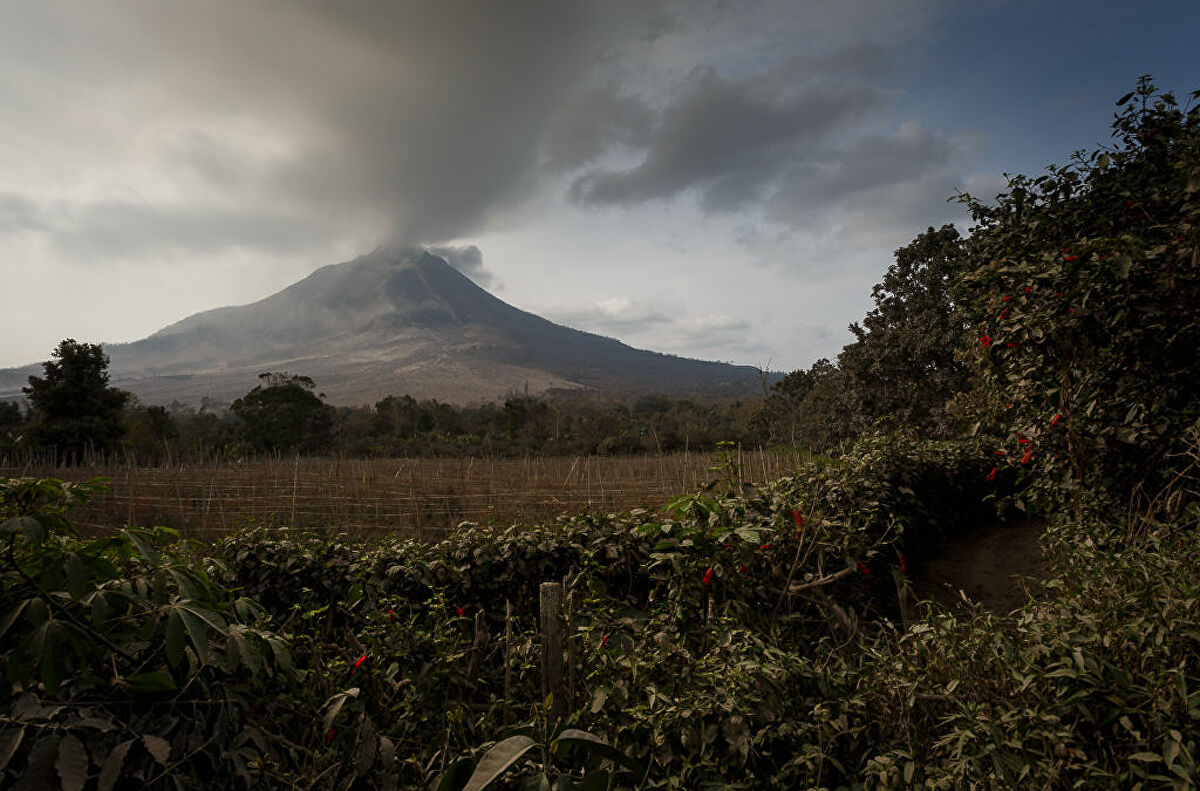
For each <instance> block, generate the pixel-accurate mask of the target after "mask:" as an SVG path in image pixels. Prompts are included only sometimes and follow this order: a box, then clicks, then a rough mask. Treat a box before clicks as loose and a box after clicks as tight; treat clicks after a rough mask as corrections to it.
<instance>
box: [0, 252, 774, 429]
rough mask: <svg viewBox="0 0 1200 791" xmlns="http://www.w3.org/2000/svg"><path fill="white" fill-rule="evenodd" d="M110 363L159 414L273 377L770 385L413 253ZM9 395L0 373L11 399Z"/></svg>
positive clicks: (359, 400)
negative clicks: (525, 303)
mask: <svg viewBox="0 0 1200 791" xmlns="http://www.w3.org/2000/svg"><path fill="white" fill-rule="evenodd" d="M106 351H107V352H108V354H109V356H110V357H111V360H112V363H111V366H110V372H111V380H112V383H113V384H114V385H116V386H118V387H122V388H125V389H128V390H132V391H133V392H134V393H136V394H137V395H138V396H139V397H140V398H141V399H142V400H143V401H144V402H147V403H167V402H170V401H172V400H178V401H181V402H184V403H189V402H190V403H199V402H200V401H201V399H202V398H205V397H207V398H210V399H216V400H221V401H229V400H232V399H233V398H236V397H238V396H240V395H242V394H244V393H245V392H246V391H247V390H249V389H250V388H251V387H253V385H254V383H255V378H256V377H257V375H258V373H260V372H262V371H265V370H289V371H291V372H293V373H301V374H304V375H307V376H310V377H312V378H313V379H314V380H316V382H317V384H318V387H319V388H320V389H321V390H322V391H323V392H324V393H326V394H327V395H328V398H329V400H330V402H331V403H337V404H347V405H357V404H364V403H373V402H374V401H377V400H379V399H380V398H383V397H384V396H387V395H401V394H409V395H413V396H414V397H424V398H437V399H440V400H443V401H449V402H453V403H465V402H477V401H483V400H492V399H496V398H502V397H504V396H505V395H507V394H509V393H512V392H526V391H528V392H531V393H540V392H545V391H547V390H552V389H562V390H579V389H588V390H600V391H610V392H621V393H626V394H629V393H638V392H662V393H699V392H703V393H707V394H712V395H718V394H744V393H749V392H752V391H753V389H754V388H755V387H756V386H757V384H758V372H757V370H756V369H753V368H750V367H748V366H732V365H726V364H723V363H710V362H702V361H698V360H686V359H683V358H678V357H670V356H667V355H662V354H658V353H655V352H648V351H642V350H638V349H633V348H631V347H629V346H626V345H625V344H623V343H620V342H619V341H615V340H613V339H611V338H604V337H601V336H598V335H593V334H590V333H586V332H580V331H579V330H573V329H570V328H568V327H563V326H560V325H557V324H553V323H552V322H549V321H547V320H546V319H543V318H541V317H539V316H535V315H533V314H531V313H527V312H525V311H522V310H519V309H517V308H515V307H513V306H511V305H509V304H507V303H505V302H503V301H501V300H500V299H497V298H496V297H494V296H492V295H491V294H489V293H488V292H487V291H485V290H484V289H482V288H480V287H479V286H478V285H476V284H475V283H474V282H472V281H471V279H470V278H468V277H467V276H466V275H464V274H462V273H461V272H459V271H458V270H457V269H455V268H454V267H452V266H451V265H450V264H448V263H447V262H446V260H445V259H444V258H442V257H440V256H437V255H434V254H433V253H431V252H429V251H428V250H423V249H420V248H412V247H406V248H391V247H379V248H376V249H375V250H373V251H372V252H370V253H368V254H366V255H363V256H359V257H358V258H355V259H353V260H351V261H346V262H344V263H340V264H330V265H328V266H323V267H321V268H319V269H317V270H316V271H314V272H313V273H312V274H310V275H309V276H307V277H305V278H304V279H302V280H300V281H298V282H296V283H293V284H292V285H290V286H288V287H287V288H285V289H283V290H281V291H279V292H277V293H275V294H272V295H271V296H269V297H266V298H265V299H262V300H259V301H258V302H254V303H252V304H249V305H238V306H231V307H224V308H216V309H214V310H209V311H204V312H202V313H197V314H194V315H192V316H189V317H187V318H185V319H183V320H182V321H178V322H176V323H174V324H172V325H170V326H168V327H164V328H163V329H161V330H159V331H158V332H156V333H154V334H153V335H150V336H149V337H147V338H145V339H143V340H140V341H136V342H134V343H128V344H118V345H114V346H110V347H107V349H106ZM20 384H24V379H23V378H22V379H20ZM9 387H10V386H9V384H8V382H7V380H6V379H5V378H4V377H3V372H0V390H4V391H7V390H8V389H9ZM17 388H19V385H17ZM14 389H16V388H14Z"/></svg>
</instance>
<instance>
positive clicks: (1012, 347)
mask: <svg viewBox="0 0 1200 791" xmlns="http://www.w3.org/2000/svg"><path fill="white" fill-rule="evenodd" d="M1004 345H1005V346H1007V347H1008V348H1010V349H1015V348H1017V347H1018V346H1020V345H1021V344H1020V343H1013V342H1012V341H1009V342H1008V343H1006V344H1004Z"/></svg>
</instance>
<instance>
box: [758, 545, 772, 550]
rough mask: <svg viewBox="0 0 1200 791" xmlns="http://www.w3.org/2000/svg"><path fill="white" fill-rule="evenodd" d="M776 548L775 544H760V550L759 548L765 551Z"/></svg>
mask: <svg viewBox="0 0 1200 791" xmlns="http://www.w3.org/2000/svg"><path fill="white" fill-rule="evenodd" d="M774 547H775V545H774V544H760V545H759V547H758V548H759V550H764V549H773V548H774Z"/></svg>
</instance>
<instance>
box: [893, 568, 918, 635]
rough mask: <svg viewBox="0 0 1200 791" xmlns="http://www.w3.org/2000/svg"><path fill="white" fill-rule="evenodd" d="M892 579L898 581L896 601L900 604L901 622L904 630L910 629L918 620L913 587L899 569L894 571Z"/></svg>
mask: <svg viewBox="0 0 1200 791" xmlns="http://www.w3.org/2000/svg"><path fill="white" fill-rule="evenodd" d="M892 579H893V580H895V582H896V601H897V603H898V604H899V605H900V623H901V625H902V626H903V627H904V630H905V631H908V629H909V628H910V627H911V626H912V625H913V623H914V622H915V621H916V617H915V614H914V612H913V602H914V600H915V598H916V597H915V596H914V595H913V589H912V587H911V586H910V585H909V584H908V579H907V578H905V576H904V574H902V573H901V572H900V570H899V569H894V570H893V571H892Z"/></svg>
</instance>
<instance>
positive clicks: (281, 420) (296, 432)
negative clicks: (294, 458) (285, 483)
mask: <svg viewBox="0 0 1200 791" xmlns="http://www.w3.org/2000/svg"><path fill="white" fill-rule="evenodd" d="M258 378H259V379H261V380H262V381H263V384H260V385H258V386H256V387H255V388H254V389H253V390H251V391H250V392H249V393H247V394H246V395H244V396H242V397H241V398H239V399H237V400H236V401H234V402H233V404H231V405H230V407H229V409H230V411H231V412H233V414H234V415H235V416H237V418H238V420H239V421H240V427H239V434H240V436H241V439H242V440H243V441H244V442H245V443H246V444H247V445H249V446H250V447H251V448H252V449H253V450H257V451H267V452H277V451H304V452H313V451H322V450H326V449H327V448H328V447H329V445H330V443H331V441H332V428H333V407H331V406H329V405H328V404H326V403H324V402H323V401H322V400H321V396H318V395H317V394H316V393H314V392H313V388H314V384H313V380H312V379H310V378H309V377H307V376H293V375H290V374H288V373H287V372H286V371H284V372H283V373H262V374H259V375H258Z"/></svg>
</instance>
